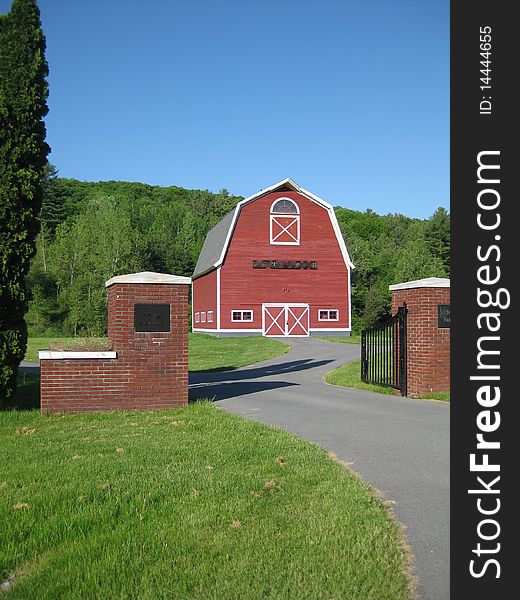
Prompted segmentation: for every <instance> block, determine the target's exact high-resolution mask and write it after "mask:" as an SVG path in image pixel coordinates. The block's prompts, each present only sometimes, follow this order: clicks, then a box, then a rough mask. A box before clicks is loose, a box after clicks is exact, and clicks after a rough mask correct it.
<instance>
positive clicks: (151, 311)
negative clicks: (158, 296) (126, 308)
mask: <svg viewBox="0 0 520 600" xmlns="http://www.w3.org/2000/svg"><path fill="white" fill-rule="evenodd" d="M134 329H135V331H154V332H160V331H170V305H169V304H135V305H134Z"/></svg>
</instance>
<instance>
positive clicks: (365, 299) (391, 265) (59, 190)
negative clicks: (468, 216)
mask: <svg viewBox="0 0 520 600" xmlns="http://www.w3.org/2000/svg"><path fill="white" fill-rule="evenodd" d="M241 199H242V198H240V197H236V196H230V195H229V194H228V193H227V191H226V190H222V191H221V192H220V193H219V194H213V193H210V192H208V191H203V190H186V189H183V188H179V187H157V186H149V185H145V184H142V183H128V182H114V181H106V182H98V183H89V182H80V181H76V180H74V179H63V178H59V177H57V173H56V170H55V169H54V167H52V166H50V167H49V168H48V173H47V177H46V180H45V188H44V199H43V206H42V210H41V217H40V219H41V231H40V234H39V236H38V239H37V253H36V256H35V258H34V260H33V262H32V266H31V270H30V272H29V276H28V288H29V292H30V300H29V312H28V315H27V320H28V325H29V330H30V332H31V333H32V334H33V335H35V334H38V335H103V334H105V333H106V291H105V286H104V284H105V281H106V280H107V279H109V278H110V277H112V276H114V275H117V274H122V273H129V272H138V271H157V272H166V273H175V274H177V275H187V276H190V275H191V274H192V272H193V269H194V267H195V263H196V261H197V257H198V255H199V252H200V250H201V248H202V244H203V243H204V239H205V236H206V233H207V231H208V230H209V229H210V228H211V227H213V225H215V223H217V222H218V221H219V220H220V219H221V218H222V217H223V216H224V215H225V214H226V213H227V212H228V211H229V210H231V208H233V206H235V204H236V203H237V202H239V201H240V200H241ZM336 214H337V217H338V221H339V223H340V226H341V230H342V233H343V236H344V238H345V241H346V244H347V248H348V249H349V252H350V254H351V257H352V260H353V261H354V264H355V265H356V269H355V271H354V273H353V290H352V298H353V323H354V328H355V330H360V329H361V328H362V327H364V326H369V325H372V324H374V323H375V322H377V321H378V320H380V319H382V318H384V317H385V316H387V315H388V314H389V311H390V294H389V291H388V285H389V284H391V283H398V282H400V281H406V280H410V279H418V278H421V277H430V276H435V277H446V276H449V269H450V264H449V252H450V222H449V215H448V213H447V212H446V210H445V209H443V208H439V209H438V210H437V211H436V212H435V214H434V215H433V216H432V217H431V218H430V219H427V220H418V219H411V218H408V217H405V216H403V215H398V214H396V215H386V216H380V215H377V214H376V213H374V212H372V211H370V210H367V211H366V212H364V213H361V212H356V211H352V210H348V209H346V208H336Z"/></svg>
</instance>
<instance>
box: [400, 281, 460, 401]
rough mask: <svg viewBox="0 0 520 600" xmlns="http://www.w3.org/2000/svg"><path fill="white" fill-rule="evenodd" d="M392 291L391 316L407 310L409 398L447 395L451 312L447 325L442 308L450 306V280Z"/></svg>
mask: <svg viewBox="0 0 520 600" xmlns="http://www.w3.org/2000/svg"><path fill="white" fill-rule="evenodd" d="M390 290H391V292H392V314H395V313H396V312H397V309H398V307H399V306H402V305H403V304H404V303H406V306H407V308H408V322H407V333H408V335H407V341H408V346H407V347H408V395H410V396H422V395H424V394H428V392H443V391H448V390H449V389H450V328H449V312H448V321H446V319H444V320H442V319H441V320H439V306H446V305H447V306H449V304H450V280H449V279H440V278H436V277H430V278H428V279H421V280H418V281H407V282H406V283H399V284H397V285H391V286H390ZM441 311H443V313H444V314H445V313H446V310H445V309H442V308H441ZM446 325H448V326H446Z"/></svg>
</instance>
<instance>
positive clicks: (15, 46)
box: [0, 0, 49, 401]
mask: <svg viewBox="0 0 520 600" xmlns="http://www.w3.org/2000/svg"><path fill="white" fill-rule="evenodd" d="M47 74H48V69H47V63H46V61H45V37H44V35H43V31H42V28H41V23H40V11H39V9H38V6H37V4H36V2H35V1H34V0H13V4H12V7H11V11H10V12H9V13H8V14H6V15H1V16H0V401H1V400H2V399H5V398H8V397H9V396H11V395H12V393H13V391H14V389H15V385H16V374H17V369H18V365H19V363H20V361H21V360H22V358H23V357H24V354H25V350H26V346H27V326H26V324H25V320H24V315H25V313H26V310H27V291H26V286H25V276H26V275H27V272H28V270H29V265H30V260H31V258H32V256H33V254H34V252H35V240H36V235H37V233H38V228H39V222H38V214H39V211H40V208H41V203H42V179H43V174H44V168H45V165H46V163H47V154H48V152H49V147H48V145H47V144H46V143H45V125H44V122H43V117H44V116H45V115H46V114H47V93H48V90H47V82H46V80H45V77H46V76H47Z"/></svg>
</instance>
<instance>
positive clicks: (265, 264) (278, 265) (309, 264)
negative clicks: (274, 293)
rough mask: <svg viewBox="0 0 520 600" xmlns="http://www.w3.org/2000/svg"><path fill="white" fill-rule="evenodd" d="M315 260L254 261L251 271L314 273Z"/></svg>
mask: <svg viewBox="0 0 520 600" xmlns="http://www.w3.org/2000/svg"><path fill="white" fill-rule="evenodd" d="M317 268H318V262H317V261H316V260H254V261H253V269H310V270H311V271H316V270H317Z"/></svg>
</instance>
